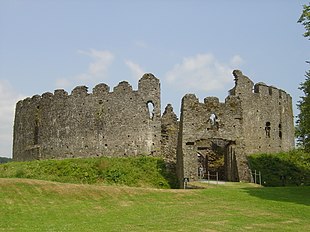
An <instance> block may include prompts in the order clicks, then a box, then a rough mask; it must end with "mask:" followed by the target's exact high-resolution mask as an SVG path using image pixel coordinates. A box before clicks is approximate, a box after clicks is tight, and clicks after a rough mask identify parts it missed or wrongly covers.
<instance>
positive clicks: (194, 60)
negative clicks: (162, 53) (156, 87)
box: [166, 54, 243, 91]
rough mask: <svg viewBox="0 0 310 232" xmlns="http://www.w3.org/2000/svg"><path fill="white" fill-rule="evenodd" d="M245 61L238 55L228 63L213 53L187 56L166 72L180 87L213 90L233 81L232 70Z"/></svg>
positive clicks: (173, 82) (175, 84) (168, 77)
mask: <svg viewBox="0 0 310 232" xmlns="http://www.w3.org/2000/svg"><path fill="white" fill-rule="evenodd" d="M242 63H243V59H242V58H241V57H240V56H239V55H236V56H234V57H232V59H231V60H230V61H229V62H228V63H223V62H220V61H218V60H217V59H216V58H215V57H214V56H213V55H212V54H198V55H196V56H192V57H185V58H183V61H182V62H181V63H180V64H176V65H175V66H174V67H173V69H172V70H170V71H169V72H168V73H167V74H166V80H167V82H168V83H170V84H172V85H174V86H175V87H178V88H179V89H180V88H182V89H189V88H190V89H191V90H193V91H195V90H203V91H212V90H218V89H223V88H224V87H225V86H226V85H227V84H228V83H231V82H232V80H233V79H232V74H231V72H232V70H233V69H235V68H237V67H236V66H239V65H241V64H242Z"/></svg>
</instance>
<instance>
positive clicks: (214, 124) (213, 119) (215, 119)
mask: <svg viewBox="0 0 310 232" xmlns="http://www.w3.org/2000/svg"><path fill="white" fill-rule="evenodd" d="M209 121H210V123H211V127H212V128H215V129H218V128H219V119H218V117H217V116H216V114H214V113H212V114H211V115H210V118H209Z"/></svg>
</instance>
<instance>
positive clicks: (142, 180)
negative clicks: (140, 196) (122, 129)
mask: <svg viewBox="0 0 310 232" xmlns="http://www.w3.org/2000/svg"><path fill="white" fill-rule="evenodd" d="M0 177H3V178H12V177H13V178H28V179H39V180H50V181H57V182H63V183H84V184H108V185H111V184H114V185H115V184H117V185H127V186H140V187H155V188H171V187H176V186H177V183H176V177H175V176H174V175H172V174H171V173H168V172H167V169H166V166H165V163H164V161H163V160H162V159H159V158H154V157H146V156H140V157H127V158H107V157H101V158H83V159H64V160H39V161H38V160H37V161H30V162H10V163H6V164H1V165H0Z"/></svg>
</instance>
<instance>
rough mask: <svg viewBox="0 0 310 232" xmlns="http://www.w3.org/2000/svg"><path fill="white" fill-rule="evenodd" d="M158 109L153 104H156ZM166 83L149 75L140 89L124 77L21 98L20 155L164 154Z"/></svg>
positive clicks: (21, 157) (18, 117) (16, 125)
mask: <svg viewBox="0 0 310 232" xmlns="http://www.w3.org/2000/svg"><path fill="white" fill-rule="evenodd" d="M149 104H152V107H153V108H154V109H150V105H149ZM160 116H161V113H160V85H159V80H158V79H157V78H156V77H155V76H154V75H152V74H145V75H144V76H143V77H142V78H141V79H140V81H139V89H138V90H133V88H132V86H131V85H130V84H129V83H128V82H126V81H122V82H120V83H119V84H118V85H117V86H115V87H114V88H113V91H110V87H109V86H108V85H107V84H104V83H101V84H98V85H96V86H95V87H94V88H93V90H92V92H89V91H88V87H86V86H77V87H75V88H74V89H73V90H72V91H71V94H68V93H67V92H66V91H65V90H63V89H57V90H55V91H54V93H50V92H47V93H43V94H42V95H35V96H33V97H31V98H26V99H24V100H21V101H19V102H18V103H17V105H16V115H15V123H14V148H13V156H14V159H15V160H31V159H47V158H66V157H84V156H133V155H138V154H145V155H160V147H161V144H160V137H161V136H160V131H161V121H160Z"/></svg>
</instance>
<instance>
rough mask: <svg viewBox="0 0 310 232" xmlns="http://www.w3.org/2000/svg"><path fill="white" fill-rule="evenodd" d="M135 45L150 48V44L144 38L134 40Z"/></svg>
mask: <svg viewBox="0 0 310 232" xmlns="http://www.w3.org/2000/svg"><path fill="white" fill-rule="evenodd" d="M134 45H135V46H136V47H138V48H148V45H147V44H146V42H144V41H143V40H137V41H135V42H134Z"/></svg>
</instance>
